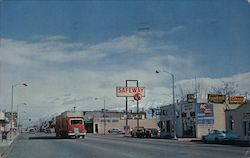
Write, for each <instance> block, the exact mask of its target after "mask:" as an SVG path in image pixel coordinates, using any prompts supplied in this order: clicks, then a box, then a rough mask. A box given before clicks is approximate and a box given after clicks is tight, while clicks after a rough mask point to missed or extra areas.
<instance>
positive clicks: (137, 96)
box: [134, 93, 142, 101]
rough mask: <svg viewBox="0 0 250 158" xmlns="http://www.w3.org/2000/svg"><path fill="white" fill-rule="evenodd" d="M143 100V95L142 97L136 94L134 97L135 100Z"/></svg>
mask: <svg viewBox="0 0 250 158" xmlns="http://www.w3.org/2000/svg"><path fill="white" fill-rule="evenodd" d="M141 98H142V95H141V94H140V93H136V94H135V95H134V99H135V100H136V101H139V100H141Z"/></svg>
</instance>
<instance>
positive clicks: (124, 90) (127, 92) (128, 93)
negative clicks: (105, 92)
mask: <svg viewBox="0 0 250 158" xmlns="http://www.w3.org/2000/svg"><path fill="white" fill-rule="evenodd" d="M138 94H140V95H141V96H142V97H145V87H116V96H117V97H134V96H135V95H138Z"/></svg>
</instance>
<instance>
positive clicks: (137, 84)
mask: <svg viewBox="0 0 250 158" xmlns="http://www.w3.org/2000/svg"><path fill="white" fill-rule="evenodd" d="M136 86H137V87H138V86H139V83H138V80H137V82H136ZM137 128H139V100H137Z"/></svg>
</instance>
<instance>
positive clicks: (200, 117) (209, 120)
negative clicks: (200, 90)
mask: <svg viewBox="0 0 250 158" xmlns="http://www.w3.org/2000/svg"><path fill="white" fill-rule="evenodd" d="M196 113H197V124H214V106H213V104H207V103H201V104H197V105H196Z"/></svg>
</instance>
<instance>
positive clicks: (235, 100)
mask: <svg viewBox="0 0 250 158" xmlns="http://www.w3.org/2000/svg"><path fill="white" fill-rule="evenodd" d="M228 103H229V104H245V103H246V97H245V96H229V97H228Z"/></svg>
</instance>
